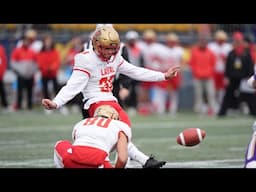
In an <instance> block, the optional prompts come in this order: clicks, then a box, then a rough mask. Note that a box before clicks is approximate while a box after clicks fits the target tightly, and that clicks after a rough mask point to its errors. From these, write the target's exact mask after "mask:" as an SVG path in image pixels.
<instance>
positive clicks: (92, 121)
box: [84, 117, 111, 128]
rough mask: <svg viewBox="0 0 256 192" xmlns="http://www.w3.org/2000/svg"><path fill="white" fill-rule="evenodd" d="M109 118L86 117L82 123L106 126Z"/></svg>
mask: <svg viewBox="0 0 256 192" xmlns="http://www.w3.org/2000/svg"><path fill="white" fill-rule="evenodd" d="M110 121H111V119H106V118H101V117H93V118H88V119H86V121H85V122H84V125H97V126H98V127H102V128H107V127H108V125H109V123H110Z"/></svg>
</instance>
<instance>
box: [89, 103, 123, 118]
mask: <svg viewBox="0 0 256 192" xmlns="http://www.w3.org/2000/svg"><path fill="white" fill-rule="evenodd" d="M93 116H94V117H106V118H110V119H115V120H118V119H119V114H118V112H117V111H116V110H115V109H114V108H113V107H111V106H110V105H101V106H99V107H97V108H96V110H95V112H94V115H93Z"/></svg>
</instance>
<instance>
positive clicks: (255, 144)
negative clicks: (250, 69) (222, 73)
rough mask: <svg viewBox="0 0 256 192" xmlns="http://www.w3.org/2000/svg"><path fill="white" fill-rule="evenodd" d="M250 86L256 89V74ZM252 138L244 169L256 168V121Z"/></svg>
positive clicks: (249, 83) (252, 77) (250, 79)
mask: <svg viewBox="0 0 256 192" xmlns="http://www.w3.org/2000/svg"><path fill="white" fill-rule="evenodd" d="M247 83H248V85H249V86H250V87H252V88H254V89H256V74H254V75H253V76H251V77H250V78H249V79H248V81H247ZM252 131H253V133H252V136H251V140H250V142H249V144H248V147H247V150H246V153H245V162H244V168H256V121H255V122H254V123H253V125H252Z"/></svg>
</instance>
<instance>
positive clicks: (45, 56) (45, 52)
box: [37, 35, 60, 98]
mask: <svg viewBox="0 0 256 192" xmlns="http://www.w3.org/2000/svg"><path fill="white" fill-rule="evenodd" d="M37 63H38V67H39V70H40V72H41V75H42V86H43V87H42V88H43V91H42V92H43V97H44V98H51V93H50V92H49V83H51V82H52V83H53V91H54V96H55V94H56V93H57V91H58V88H59V86H58V81H57V74H58V71H59V68H60V54H59V52H58V51H57V50H56V49H55V47H54V42H53V39H52V37H51V36H50V35H46V36H45V37H44V39H43V47H42V49H41V51H40V52H39V53H38V55H37Z"/></svg>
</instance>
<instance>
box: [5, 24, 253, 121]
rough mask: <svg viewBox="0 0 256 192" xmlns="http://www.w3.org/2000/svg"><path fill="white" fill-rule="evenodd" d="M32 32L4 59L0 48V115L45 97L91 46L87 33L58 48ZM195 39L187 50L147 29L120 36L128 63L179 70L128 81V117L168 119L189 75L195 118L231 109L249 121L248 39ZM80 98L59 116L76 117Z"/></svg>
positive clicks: (218, 35) (203, 35) (176, 39)
mask: <svg viewBox="0 0 256 192" xmlns="http://www.w3.org/2000/svg"><path fill="white" fill-rule="evenodd" d="M38 33H39V32H38V31H37V30H36V29H33V28H30V29H27V30H25V31H24V34H23V35H22V38H21V39H20V40H19V41H18V42H17V44H16V45H15V47H14V48H13V49H12V50H11V51H10V55H8V54H7V53H6V49H5V47H4V46H3V45H0V94H1V97H0V99H1V108H0V110H1V111H2V112H5V113H11V112H15V111H20V110H25V109H26V110H33V108H34V107H35V106H36V105H40V102H41V99H42V98H53V97H54V96H55V94H56V93H57V92H58V90H59V89H60V88H61V87H62V86H63V85H64V84H65V83H66V81H67V79H68V78H69V77H70V75H71V73H72V66H73V64H74V55H75V54H77V53H79V52H81V51H83V50H85V49H87V48H91V47H90V44H89V43H88V42H89V41H88V40H89V38H90V35H89V37H88V38H87V39H85V38H83V37H82V36H81V35H79V36H73V37H72V38H71V39H70V41H68V42H67V43H66V44H65V46H58V45H57V44H56V41H55V39H54V38H53V36H52V34H51V33H46V34H40V37H41V38H39V35H38ZM196 37H197V38H196V42H195V43H193V44H188V43H182V42H181V41H180V36H179V34H177V33H175V32H172V31H170V32H167V33H165V34H164V35H163V38H162V39H161V41H160V40H159V36H158V33H157V32H156V31H154V30H153V29H147V30H144V31H143V32H142V33H139V32H138V31H135V30H128V31H126V32H125V34H124V38H123V46H125V47H126V48H127V52H128V57H127V59H128V60H129V61H130V62H131V63H132V64H134V65H136V66H142V67H145V68H149V69H153V70H156V71H162V72H164V71H166V70H167V69H168V68H169V67H171V66H173V65H180V66H181V72H180V73H179V74H178V75H177V76H176V77H175V78H172V79H171V80H168V81H162V82H154V83H152V82H138V81H134V80H132V81H131V85H130V87H129V95H128V97H126V98H124V99H123V101H122V102H123V106H124V108H125V109H126V110H127V112H128V114H130V115H136V114H141V115H150V114H170V115H176V114H177V113H178V112H179V109H180V96H179V93H180V89H181V87H182V85H183V84H184V83H185V82H184V81H186V78H184V73H185V72H189V73H190V74H191V84H192V85H193V93H192V94H191V95H192V96H193V97H187V98H186V99H187V100H193V101H191V102H192V103H193V108H192V110H193V111H194V112H195V113H198V114H200V115H208V116H219V117H223V116H226V115H228V114H230V113H236V112H237V111H239V112H242V113H244V114H249V115H253V116H256V95H255V90H252V89H250V88H249V87H248V86H247V84H246V81H247V79H248V78H249V77H250V76H251V75H252V74H253V73H254V71H255V69H256V68H255V66H256V65H255V64H256V45H255V44H254V38H253V37H252V36H248V35H246V34H244V33H243V32H241V31H234V32H232V33H227V32H226V31H225V30H222V29H220V30H216V31H214V32H213V33H212V32H210V31H209V30H201V32H199V33H198V34H197V36H196ZM8 57H9V58H8ZM189 95H190V94H188V96H189ZM80 100H81V99H80V98H75V99H74V100H72V101H71V102H70V103H69V105H67V107H63V108H61V109H60V112H61V113H62V114H64V115H67V114H69V113H70V112H77V111H79V110H80V109H79V108H80V104H81V103H80ZM45 113H46V114H49V113H50V111H45Z"/></svg>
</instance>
